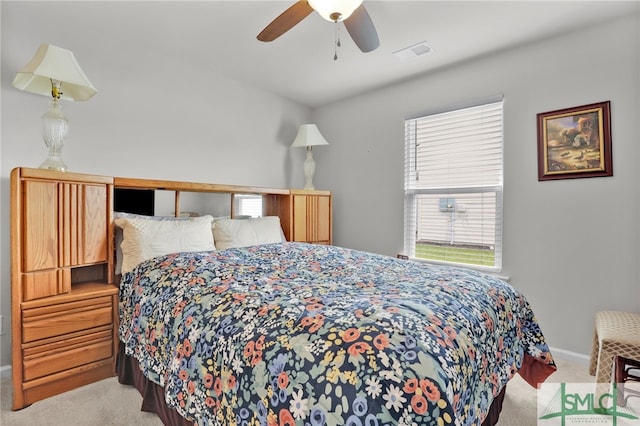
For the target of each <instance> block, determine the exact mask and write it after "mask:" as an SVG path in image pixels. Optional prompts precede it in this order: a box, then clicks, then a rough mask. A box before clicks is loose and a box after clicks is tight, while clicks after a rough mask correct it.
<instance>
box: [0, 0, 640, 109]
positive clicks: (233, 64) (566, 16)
mask: <svg viewBox="0 0 640 426" xmlns="http://www.w3.org/2000/svg"><path fill="white" fill-rule="evenodd" d="M294 1H295V0H290V1H269V0H259V1H241V0H234V1H194V2H187V1H138V2H128V1H127V2H125V1H107V2H96V1H84V2H66V3H61V2H43V3H32V4H31V5H30V6H25V5H24V4H22V5H21V6H20V10H21V13H23V14H27V13H28V14H29V21H30V23H31V24H32V25H33V26H34V27H35V28H40V30H43V27H44V30H46V28H47V27H50V28H51V31H52V32H53V31H55V32H65V33H66V34H67V36H69V37H71V36H73V37H74V40H75V43H74V44H82V43H83V39H82V37H81V36H80V37H78V35H79V34H87V32H88V31H90V37H87V43H90V44H91V48H92V49H95V48H104V49H105V52H106V54H108V52H109V51H114V47H115V46H122V45H126V46H127V47H128V48H130V49H131V48H132V49H139V50H140V52H145V51H147V50H149V49H154V50H159V51H160V53H161V54H166V55H167V56H169V57H171V58H172V60H173V58H175V60H178V61H179V60H183V61H188V62H189V63H194V64H197V65H198V66H201V67H202V68H203V69H204V70H207V69H208V70H211V71H213V72H217V73H220V74H224V75H227V76H229V77H233V78H236V79H239V80H241V81H245V82H247V83H249V84H252V85H255V86H258V87H262V88H264V89H266V90H269V91H273V92H276V93H278V94H280V95H283V96H285V97H287V98H289V99H292V100H294V101H297V102H300V103H301V104H304V105H308V106H310V107H316V106H320V105H324V104H327V103H330V102H332V101H335V100H339V99H342V98H345V97H348V96H352V95H354V94H357V93H360V92H364V91H367V90H371V89H373V88H376V87H380V86H384V85H388V84H391V83H394V82H397V81H399V80H402V79H407V78H410V77H412V76H415V75H418V74H422V73H427V72H429V71H432V70H434V69H438V68H442V67H446V66H449V65H452V64H455V63H459V62H462V61H466V60H469V59H472V58H474V57H478V56H483V55H487V54H490V53H491V52H496V51H500V50H504V49H509V48H511V47H513V46H517V45H522V44H525V43H529V42H532V41H534V40H537V39H542V38H548V37H550V36H553V35H555V34H558V33H562V32H566V31H571V30H574V29H576V28H581V27H584V26H588V25H593V24H596V23H598V22H602V21H603V20H607V19H611V18H614V17H618V16H622V15H625V14H630V13H637V12H638V10H640V2H638V1H637V0H635V1H621V2H616V1H456V0H448V1H400V0H397V1H396V0H387V1H378V0H365V1H364V5H365V6H366V8H367V10H368V12H369V15H370V16H371V18H372V20H373V22H374V24H375V26H376V28H377V31H378V35H379V38H380V47H379V48H378V49H377V50H375V51H373V52H370V53H362V52H360V51H359V50H358V49H357V47H356V46H355V45H354V43H353V41H352V40H351V38H350V37H349V35H348V33H347V32H346V30H345V29H344V27H342V28H341V35H342V37H341V39H342V47H340V48H339V49H338V56H339V58H338V60H336V61H334V59H333V55H334V31H335V28H334V24H333V23H330V22H328V21H325V20H324V19H322V18H321V17H320V15H318V14H317V13H315V12H314V13H312V14H311V15H310V16H308V17H307V18H306V19H305V20H303V21H302V22H301V23H300V24H298V25H297V26H296V27H294V28H293V29H292V30H290V31H289V32H287V33H285V34H284V35H283V36H281V37H280V38H278V39H276V40H275V41H273V42H270V43H263V42H260V41H258V40H257V39H256V35H257V34H258V33H259V32H260V31H261V30H262V29H263V28H264V27H265V26H266V25H267V24H268V23H269V22H270V21H271V20H272V19H274V18H275V17H276V16H278V15H279V14H280V13H282V12H283V11H284V10H285V9H287V8H288V7H289V6H290V5H292V4H293V2H294ZM3 3H6V2H5V1H3ZM24 8H27V9H26V10H25V9H24ZM70 16H73V17H74V18H73V19H69V17H70ZM5 18H6V14H5V16H3V21H4V20H5ZM422 41H426V42H427V43H428V44H429V45H430V46H431V47H432V49H433V51H432V52H431V53H429V54H427V55H423V56H419V57H417V58H414V59H411V60H404V61H403V60H399V59H397V58H396V57H394V56H393V55H392V52H394V51H396V50H399V49H402V48H404V47H407V46H410V45H413V44H415V43H418V42H422ZM43 42H44V41H43ZM101 43H103V46H102V47H100V44H101ZM54 44H55V43H54ZM62 47H66V46H62ZM68 48H70V49H71V50H74V48H71V47H68ZM576 48H578V49H580V48H581V49H585V50H586V51H588V46H576Z"/></svg>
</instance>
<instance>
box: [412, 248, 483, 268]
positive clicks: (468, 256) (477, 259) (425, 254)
mask: <svg viewBox="0 0 640 426" xmlns="http://www.w3.org/2000/svg"><path fill="white" fill-rule="evenodd" d="M416 257H417V258H420V259H431V260H441V261H446V262H453V263H466V264H470V265H481V266H495V250H494V249H492V248H470V247H460V246H451V245H441V244H425V243H417V244H416Z"/></svg>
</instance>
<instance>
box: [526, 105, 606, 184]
mask: <svg viewBox="0 0 640 426" xmlns="http://www.w3.org/2000/svg"><path fill="white" fill-rule="evenodd" d="M537 121H538V180H539V181H543V180H554V179H571V178H588V177H601V176H613V161H612V158H611V108H610V102H609V101H605V102H598V103H593V104H589V105H582V106H577V107H573V108H565V109H560V110H556V111H548V112H542V113H539V114H537Z"/></svg>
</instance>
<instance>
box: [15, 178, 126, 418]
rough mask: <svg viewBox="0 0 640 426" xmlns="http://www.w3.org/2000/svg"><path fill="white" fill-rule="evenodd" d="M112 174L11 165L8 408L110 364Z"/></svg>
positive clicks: (113, 322)
mask: <svg viewBox="0 0 640 426" xmlns="http://www.w3.org/2000/svg"><path fill="white" fill-rule="evenodd" d="M112 194H113V179H112V178H110V177H104V176H93V175H83V174H76V173H60V172H55V171H50V170H41V169H24V168H18V169H14V170H13V171H12V173H11V299H12V300H11V303H12V314H11V333H12V373H13V390H14V393H13V395H14V396H13V409H14V410H16V409H20V408H23V407H25V406H27V405H29V404H31V403H33V402H35V401H38V400H41V399H43V398H46V397H49V396H52V395H56V394H59V393H62V392H65V391H67V390H70V389H73V388H76V387H78V386H82V385H84V384H87V383H91V382H94V381H96V380H101V379H103V378H106V377H110V376H113V375H114V374H115V355H116V353H117V351H116V349H117V348H116V343H117V338H116V337H117V318H118V311H117V309H118V300H117V293H118V288H117V286H115V285H114V284H113V278H114V277H113V268H112V267H111V266H112V264H113V238H112V232H113V231H112V229H111V215H112V213H111V212H112V208H111V205H112Z"/></svg>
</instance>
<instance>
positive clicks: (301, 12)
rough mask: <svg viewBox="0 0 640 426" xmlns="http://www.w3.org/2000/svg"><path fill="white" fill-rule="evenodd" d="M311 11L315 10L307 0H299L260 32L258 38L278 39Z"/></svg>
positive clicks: (266, 39) (262, 39)
mask: <svg viewBox="0 0 640 426" xmlns="http://www.w3.org/2000/svg"><path fill="white" fill-rule="evenodd" d="M311 12H313V8H312V7H311V6H310V5H309V3H308V2H307V0H298V1H297V2H296V3H294V4H293V6H291V7H290V8H289V9H287V10H285V11H284V12H282V13H281V14H280V16H278V17H277V18H276V19H274V20H273V21H271V23H270V24H269V25H267V26H266V27H265V29H264V30H262V31H261V32H260V34H258V40H260V41H273V40H275V39H277V38H278V37H280V36H281V35H282V34H284V33H286V32H287V31H289V30H290V29H291V28H293V27H294V26H295V25H296V24H297V23H298V22H300V21H302V20H303V19H304V18H306V17H307V16H309V14H310V13H311Z"/></svg>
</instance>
